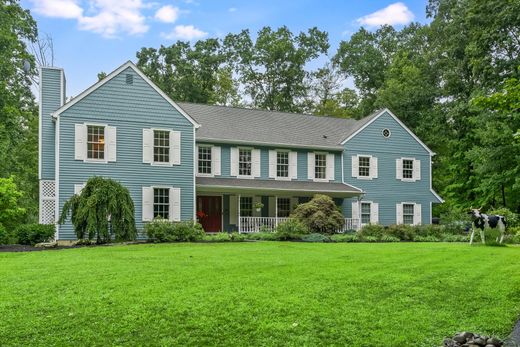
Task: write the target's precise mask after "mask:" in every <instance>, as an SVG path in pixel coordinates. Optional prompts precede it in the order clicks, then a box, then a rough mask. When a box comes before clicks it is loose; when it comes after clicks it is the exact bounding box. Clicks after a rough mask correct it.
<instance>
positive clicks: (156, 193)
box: [153, 188, 170, 219]
mask: <svg viewBox="0 0 520 347" xmlns="http://www.w3.org/2000/svg"><path fill="white" fill-rule="evenodd" d="M153 217H154V218H157V217H160V218H164V219H169V218H170V190H169V189H168V188H154V190H153Z"/></svg>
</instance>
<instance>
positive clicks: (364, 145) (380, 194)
mask: <svg viewBox="0 0 520 347" xmlns="http://www.w3.org/2000/svg"><path fill="white" fill-rule="evenodd" d="M385 128H388V129H389V130H390V131H391V136H390V137H389V138H384V137H383V136H382V134H381V132H382V130H383V129H385ZM357 154H368V155H372V156H374V157H377V158H378V178H376V179H372V180H364V179H357V178H353V177H352V169H351V168H352V159H351V158H352V156H353V155H357ZM402 157H413V158H416V159H419V160H420V161H421V180H419V181H416V182H402V181H401V180H398V179H396V159H398V158H402ZM343 159H344V177H345V182H346V183H348V184H352V185H354V186H356V187H358V188H361V189H363V190H364V191H365V192H366V195H365V196H364V197H363V200H367V201H373V202H378V203H379V222H380V223H381V224H384V225H389V224H395V223H396V204H397V203H400V202H415V203H419V204H421V207H422V213H421V215H422V223H423V224H429V223H431V219H430V216H431V205H430V203H432V202H438V201H437V199H436V198H435V196H434V195H433V194H432V192H431V191H430V179H431V177H430V160H431V159H430V154H429V152H428V151H427V150H426V149H425V148H424V147H423V146H422V145H421V144H419V143H418V142H417V141H416V140H415V139H414V138H413V137H412V136H411V135H410V134H409V133H408V132H407V131H406V130H405V129H404V128H403V127H402V126H401V125H400V124H399V123H398V122H396V121H395V119H394V118H393V117H392V116H391V115H390V114H388V113H385V114H383V115H382V116H380V117H379V118H377V119H376V120H375V121H374V122H373V123H371V124H370V125H369V126H368V127H366V128H365V129H364V130H363V131H361V132H360V133H358V134H357V135H356V136H354V137H353V138H352V139H351V140H349V141H348V142H346V143H345V150H344V151H343ZM351 202H352V200H351V199H347V201H345V203H344V204H343V213H344V214H345V216H346V217H351V215H352V203H351Z"/></svg>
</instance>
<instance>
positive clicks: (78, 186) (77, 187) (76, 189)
mask: <svg viewBox="0 0 520 347" xmlns="http://www.w3.org/2000/svg"><path fill="white" fill-rule="evenodd" d="M83 188H85V183H82V184H75V185H74V194H81V191H82V190H83Z"/></svg>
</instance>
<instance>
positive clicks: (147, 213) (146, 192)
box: [142, 187, 153, 222]
mask: <svg viewBox="0 0 520 347" xmlns="http://www.w3.org/2000/svg"><path fill="white" fill-rule="evenodd" d="M142 219H143V222H148V221H151V220H153V188H152V187H143V218H142Z"/></svg>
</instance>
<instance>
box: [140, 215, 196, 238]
mask: <svg viewBox="0 0 520 347" xmlns="http://www.w3.org/2000/svg"><path fill="white" fill-rule="evenodd" d="M144 231H145V233H146V235H147V236H148V238H149V239H150V241H153V242H176V241H177V242H191V241H197V240H202V238H203V237H204V235H205V233H204V231H203V230H202V226H201V225H200V224H199V223H194V222H193V221H185V222H172V221H169V220H164V219H155V220H153V221H152V222H150V223H148V224H146V225H145V227H144Z"/></svg>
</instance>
